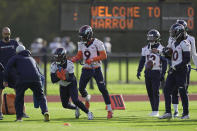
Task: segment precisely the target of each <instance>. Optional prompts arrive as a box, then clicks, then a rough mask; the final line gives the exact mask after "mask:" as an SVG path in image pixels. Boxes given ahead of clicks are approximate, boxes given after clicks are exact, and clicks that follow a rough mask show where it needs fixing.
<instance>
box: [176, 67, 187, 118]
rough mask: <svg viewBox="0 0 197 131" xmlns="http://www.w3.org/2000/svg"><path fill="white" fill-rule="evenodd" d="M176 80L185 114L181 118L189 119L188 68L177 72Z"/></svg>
mask: <svg viewBox="0 0 197 131" xmlns="http://www.w3.org/2000/svg"><path fill="white" fill-rule="evenodd" d="M176 81H177V87H178V89H179V93H180V97H181V101H182V106H183V114H182V117H181V118H182V119H188V118H189V99H188V94H187V90H186V83H187V69H182V71H180V72H179V73H178V74H177V77H176Z"/></svg>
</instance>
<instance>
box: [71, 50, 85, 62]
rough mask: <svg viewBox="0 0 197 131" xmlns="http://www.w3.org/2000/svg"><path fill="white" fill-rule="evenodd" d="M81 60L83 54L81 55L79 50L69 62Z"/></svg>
mask: <svg viewBox="0 0 197 131" xmlns="http://www.w3.org/2000/svg"><path fill="white" fill-rule="evenodd" d="M82 58H83V53H82V51H81V50H79V51H78V52H77V55H76V56H74V57H72V58H71V61H72V62H76V61H79V60H81V59H82Z"/></svg>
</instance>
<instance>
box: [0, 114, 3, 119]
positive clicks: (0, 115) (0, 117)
mask: <svg viewBox="0 0 197 131" xmlns="http://www.w3.org/2000/svg"><path fill="white" fill-rule="evenodd" d="M0 120H3V113H2V112H0Z"/></svg>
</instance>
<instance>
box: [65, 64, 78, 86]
mask: <svg viewBox="0 0 197 131" xmlns="http://www.w3.org/2000/svg"><path fill="white" fill-rule="evenodd" d="M69 64H70V66H69V67H68V69H67V72H68V75H66V81H68V82H74V81H76V77H75V74H74V64H73V63H69Z"/></svg>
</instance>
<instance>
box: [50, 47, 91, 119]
mask: <svg viewBox="0 0 197 131" xmlns="http://www.w3.org/2000/svg"><path fill="white" fill-rule="evenodd" d="M54 59H55V62H53V63H51V81H52V82H53V83H56V82H59V85H60V98H61V102H62V106H63V107H64V108H67V109H73V110H76V111H75V117H76V118H79V116H80V113H79V108H80V109H81V110H82V111H84V112H85V113H86V114H87V115H88V120H92V119H93V114H92V112H90V111H89V110H88V109H87V108H86V107H85V105H84V104H83V103H82V102H81V101H80V100H79V99H78V89H77V80H76V78H75V75H74V64H73V63H72V62H71V61H70V60H67V58H66V50H65V49H64V48H57V49H56V50H55V53H54ZM70 97H71V99H72V101H73V103H74V104H75V105H73V104H71V103H70V102H69V98H70ZM78 107H79V108H78Z"/></svg>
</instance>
